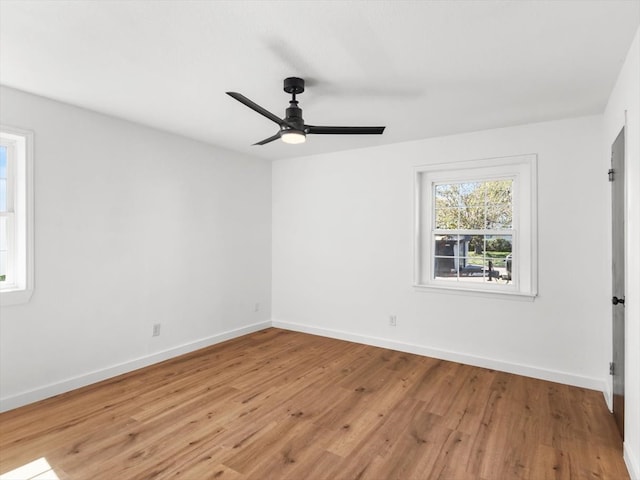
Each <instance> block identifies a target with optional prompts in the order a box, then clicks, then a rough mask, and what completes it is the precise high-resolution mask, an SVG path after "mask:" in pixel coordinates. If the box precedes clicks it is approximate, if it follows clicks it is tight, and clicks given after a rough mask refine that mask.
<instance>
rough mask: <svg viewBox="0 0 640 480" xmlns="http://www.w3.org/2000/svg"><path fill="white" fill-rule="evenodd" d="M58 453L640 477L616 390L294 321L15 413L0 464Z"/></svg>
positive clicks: (192, 472)
mask: <svg viewBox="0 0 640 480" xmlns="http://www.w3.org/2000/svg"><path fill="white" fill-rule="evenodd" d="M42 457H44V458H45V459H46V461H47V462H48V463H49V465H50V466H51V467H52V468H53V470H54V471H55V473H56V474H57V476H58V477H59V478H60V479H61V480H68V479H69V480H94V479H105V480H128V479H135V480H142V479H168V478H171V479H187V480H191V479H192V480H206V479H222V480H225V479H281V478H282V479H284V478H287V479H299V480H314V479H328V480H329V479H330V480H334V479H376V480H386V479H402V480H410V479H455V480H458V479H486V480H493V479H497V480H507V479H512V478H513V479H521V478H528V479H535V480H538V479H541V480H542V479H569V478H572V479H600V480H604V479H615V480H620V479H626V478H629V477H628V474H627V471H626V469H625V466H624V463H623V461H622V450H621V441H620V437H619V435H618V433H617V431H616V427H615V424H614V421H613V418H612V417H611V415H610V414H609V412H608V410H607V408H606V406H605V404H604V400H603V396H602V393H600V392H595V391H590V390H585V389H581V388H575V387H568V386H565V385H560V384H556V383H550V382H544V381H541V380H534V379H530V378H525V377H519V376H516V375H510V374H506V373H501V372H496V371H491V370H486V369H481V368H475V367H470V366H465V365H461V364H457V363H451V362H446V361H441V360H436V359H432V358H426V357H421V356H417V355H410V354H406V353H401V352H396V351H392V350H385V349H380V348H375V347H370V346H365V345H358V344H353V343H348V342H342V341H339V340H333V339H328V338H323V337H317V336H312V335H306V334H301V333H295V332H289V331H284V330H279V329H269V330H264V331H261V332H258V333H255V334H251V335H247V336H244V337H241V338H237V339H234V340H231V341H229V342H225V343H223V344H219V345H216V346H212V347H209V348H207V349H204V350H200V351H198V352H194V353H192V354H189V355H185V356H182V357H179V358H176V359H173V360H169V361H167V362H164V363H161V364H158V365H154V366H152V367H149V368H146V369H142V370H139V371H136V372H132V373H130V374H127V375H123V376H120V377H117V378H114V379H112V380H109V381H106V382H102V383H100V384H96V385H92V386H90V387H86V388H83V389H81V390H77V391H74V392H71V393H67V394H64V395H60V396H58V397H55V398H52V399H49V400H45V401H43V402H40V403H37V404H33V405H29V406H26V407H23V408H20V409H17V410H13V411H10V412H6V413H4V414H2V415H0V473H4V472H7V471H9V470H13V469H15V468H16V467H19V466H21V465H24V464H27V463H29V462H31V461H33V460H36V459H39V458H42ZM47 478H48V477H47Z"/></svg>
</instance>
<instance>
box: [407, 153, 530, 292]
mask: <svg viewBox="0 0 640 480" xmlns="http://www.w3.org/2000/svg"><path fill="white" fill-rule="evenodd" d="M414 170H415V171H414V186H415V193H414V214H415V236H414V289H415V290H417V291H440V292H445V293H463V294H477V295H481V296H484V295H486V296H489V297H493V298H495V296H496V295H497V296H506V297H510V298H520V299H530V300H532V299H533V298H535V297H536V296H537V294H538V288H537V287H538V282H537V278H538V276H537V273H538V261H537V155H535V154H527V155H517V156H510V157H499V158H489V159H481V160H471V161H461V162H451V163H437V164H429V165H420V166H417V167H415V169H414ZM500 179H511V180H513V189H512V207H513V222H512V228H511V229H510V230H508V231H505V235H512V262H513V263H512V265H513V270H512V272H511V277H512V280H511V282H510V283H509V284H500V285H497V284H495V283H494V284H491V285H489V284H484V283H476V282H465V281H460V280H459V278H460V277H459V278H458V281H455V282H454V281H451V280H442V279H437V278H435V275H434V268H435V267H434V259H435V240H434V238H435V235H436V234H437V232H438V231H439V229H435V225H434V223H435V219H434V211H435V210H434V208H435V205H434V190H435V185H437V184H443V183H460V182H483V181H488V180H500ZM477 232H478V234H483V235H495V234H496V233H494V232H495V231H494V230H492V229H484V230H478V231H477ZM480 232H482V233H480ZM497 234H498V235H500V233H497Z"/></svg>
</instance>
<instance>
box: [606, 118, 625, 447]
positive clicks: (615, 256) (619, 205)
mask: <svg viewBox="0 0 640 480" xmlns="http://www.w3.org/2000/svg"><path fill="white" fill-rule="evenodd" d="M609 178H610V179H611V180H612V182H611V205H612V212H611V213H612V216H611V218H612V224H613V225H612V227H613V231H612V234H613V243H612V268H613V286H612V292H613V297H612V308H613V364H612V368H611V371H612V375H613V416H614V417H615V420H616V424H617V425H618V429H619V430H620V434H621V435H622V436H623V438H624V323H625V322H624V314H625V312H624V311H625V306H624V267H625V258H624V198H625V194H624V128H623V129H622V130H621V131H620V133H619V134H618V137H617V138H616V140H615V142H613V145H612V147H611V171H610V175H609Z"/></svg>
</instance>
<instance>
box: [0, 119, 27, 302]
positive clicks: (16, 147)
mask: <svg viewBox="0 0 640 480" xmlns="http://www.w3.org/2000/svg"><path fill="white" fill-rule="evenodd" d="M0 144H2V145H3V146H5V147H7V212H6V213H4V212H3V213H1V214H0V215H2V216H4V217H6V218H7V233H8V235H7V236H8V238H7V249H8V251H9V254H8V257H9V258H8V259H7V280H8V281H9V282H8V283H5V282H2V283H0V305H1V306H3V307H4V306H9V305H17V304H22V303H26V302H28V301H29V300H30V298H31V296H32V294H33V286H34V188H33V183H34V178H33V168H34V167H33V163H34V158H33V157H34V156H33V132H31V131H29V130H24V129H20V128H15V127H11V126H8V125H0Z"/></svg>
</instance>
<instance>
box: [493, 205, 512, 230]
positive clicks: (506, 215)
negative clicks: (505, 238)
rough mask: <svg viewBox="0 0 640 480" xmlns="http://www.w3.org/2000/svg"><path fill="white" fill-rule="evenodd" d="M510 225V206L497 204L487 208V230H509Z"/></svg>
mask: <svg viewBox="0 0 640 480" xmlns="http://www.w3.org/2000/svg"><path fill="white" fill-rule="evenodd" d="M512 224H513V214H512V209H511V205H508V204H497V205H488V206H487V228H489V229H491V230H500V229H511V228H512V226H513V225H512Z"/></svg>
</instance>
